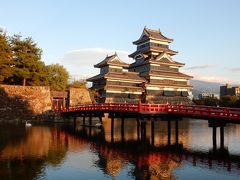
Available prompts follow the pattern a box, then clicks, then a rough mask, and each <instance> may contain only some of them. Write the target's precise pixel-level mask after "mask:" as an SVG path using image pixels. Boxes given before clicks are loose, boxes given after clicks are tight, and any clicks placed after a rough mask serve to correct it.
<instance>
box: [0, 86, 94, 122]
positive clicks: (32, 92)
mask: <svg viewBox="0 0 240 180" xmlns="http://www.w3.org/2000/svg"><path fill="white" fill-rule="evenodd" d="M68 94H69V97H68V100H69V101H70V102H69V104H70V105H78V104H82V103H91V99H90V96H89V92H88V90H87V89H84V88H81V89H77V88H71V89H70V90H69V91H68ZM53 99H54V97H51V93H50V88H49V87H47V86H12V85H0V121H24V120H35V119H43V118H48V120H49V117H50V116H51V117H52V116H53V115H54V112H53V111H52V100H53Z"/></svg>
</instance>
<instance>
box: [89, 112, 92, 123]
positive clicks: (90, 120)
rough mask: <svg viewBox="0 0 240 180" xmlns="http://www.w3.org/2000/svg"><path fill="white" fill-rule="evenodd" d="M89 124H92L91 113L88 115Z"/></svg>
mask: <svg viewBox="0 0 240 180" xmlns="http://www.w3.org/2000/svg"><path fill="white" fill-rule="evenodd" d="M89 125H90V126H92V114H90V115H89Z"/></svg>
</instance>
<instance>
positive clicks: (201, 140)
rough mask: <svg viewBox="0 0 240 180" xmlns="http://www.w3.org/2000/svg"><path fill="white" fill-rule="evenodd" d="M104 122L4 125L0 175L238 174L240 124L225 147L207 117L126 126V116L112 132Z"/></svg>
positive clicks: (129, 122) (228, 129)
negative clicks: (89, 124) (100, 126)
mask: <svg viewBox="0 0 240 180" xmlns="http://www.w3.org/2000/svg"><path fill="white" fill-rule="evenodd" d="M92 121H93V123H94V121H96V120H94V119H92ZM102 122H103V127H104V128H103V129H102V130H99V129H96V128H89V127H84V126H81V124H82V123H83V122H82V121H81V120H78V122H77V123H76V125H75V126H74V125H73V124H67V125H66V124H60V125H58V126H33V127H31V128H27V129H26V128H25V127H24V126H19V125H0V130H1V131H0V138H1V141H0V177H2V178H3V179H42V178H44V179H56V178H57V177H59V176H64V177H65V178H66V179H79V178H84V179H85V178H90V179H92V178H101V179H108V178H112V177H119V178H123V179H126V178H127V179H169V178H171V179H172V178H173V179H174V178H180V179H181V177H183V175H182V174H181V172H184V174H187V173H190V172H189V168H187V167H189V166H190V167H191V168H195V167H197V168H199V167H200V168H202V169H201V171H203V172H205V171H206V172H207V173H206V174H204V173H203V174H202V175H201V176H202V177H204V176H206V177H207V176H208V175H209V174H211V173H213V172H218V173H219V174H218V176H217V177H218V178H221V177H223V174H226V173H227V172H228V176H229V177H233V178H238V177H239V172H240V161H239V160H240V159H239V158H240V155H239V154H240V152H239V146H240V141H239V137H240V136H239V132H240V126H239V125H226V127H225V128H224V129H225V132H224V135H225V139H224V143H225V146H221V143H217V144H216V147H213V141H212V140H213V138H212V135H213V133H212V132H213V130H212V128H211V127H209V124H208V122H207V121H201V120H189V119H183V120H178V121H176V120H175V119H174V120H171V121H168V120H162V121H160V120H159V119H155V120H154V119H153V120H149V121H141V122H138V121H137V120H136V119H125V121H124V130H123V129H122V119H115V120H114V126H113V128H114V129H113V130H112V129H111V127H112V125H111V120H110V119H107V118H105V119H103V121H102ZM137 124H139V129H138V128H137ZM112 131H114V133H113V132H112ZM9 132H12V133H9ZM220 132H221V131H220V130H216V142H220V140H221V139H220V136H219V135H220ZM69 167H71V168H69ZM99 170H101V171H99Z"/></svg>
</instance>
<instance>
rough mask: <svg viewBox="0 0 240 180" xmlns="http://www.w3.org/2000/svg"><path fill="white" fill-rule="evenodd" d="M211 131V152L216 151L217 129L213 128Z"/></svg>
mask: <svg viewBox="0 0 240 180" xmlns="http://www.w3.org/2000/svg"><path fill="white" fill-rule="evenodd" d="M212 128H213V131H212V133H213V134H212V140H213V151H216V149H217V138H216V137H217V127H216V126H213V127H212Z"/></svg>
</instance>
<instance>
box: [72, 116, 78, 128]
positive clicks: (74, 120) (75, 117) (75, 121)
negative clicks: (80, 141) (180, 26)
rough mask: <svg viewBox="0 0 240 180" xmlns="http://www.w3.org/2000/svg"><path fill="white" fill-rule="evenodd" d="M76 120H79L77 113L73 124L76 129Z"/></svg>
mask: <svg viewBox="0 0 240 180" xmlns="http://www.w3.org/2000/svg"><path fill="white" fill-rule="evenodd" d="M76 121H77V115H75V116H74V117H73V126H74V129H75V128H76Z"/></svg>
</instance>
